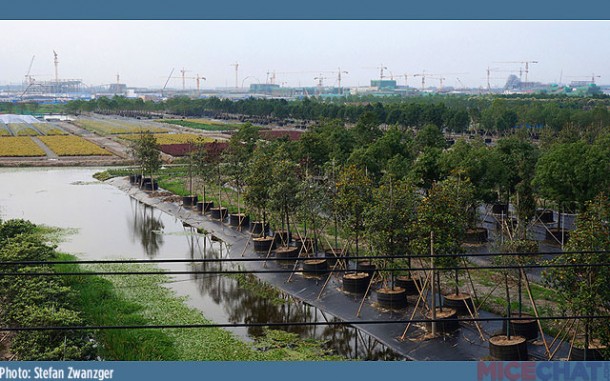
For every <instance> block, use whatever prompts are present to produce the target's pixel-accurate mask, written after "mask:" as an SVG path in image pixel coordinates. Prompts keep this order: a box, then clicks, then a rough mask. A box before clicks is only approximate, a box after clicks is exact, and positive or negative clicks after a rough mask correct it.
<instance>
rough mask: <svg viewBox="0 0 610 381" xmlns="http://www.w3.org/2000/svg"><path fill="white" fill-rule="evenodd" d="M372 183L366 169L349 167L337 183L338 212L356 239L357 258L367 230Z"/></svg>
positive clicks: (341, 174)
mask: <svg viewBox="0 0 610 381" xmlns="http://www.w3.org/2000/svg"><path fill="white" fill-rule="evenodd" d="M371 190H372V182H371V180H370V179H369V177H368V176H367V174H366V169H364V168H358V167H356V166H353V165H349V166H347V167H345V168H343V170H342V171H341V173H340V174H339V178H338V181H337V210H338V212H339V218H340V220H341V221H342V222H343V226H344V228H346V229H347V230H348V231H349V233H350V234H351V235H352V236H353V237H354V242H355V244H356V256H358V255H359V254H360V250H359V247H360V245H359V243H360V238H361V236H362V233H363V232H364V230H365V225H364V223H365V213H366V210H367V209H368V208H369V207H370V205H371V196H372V195H371Z"/></svg>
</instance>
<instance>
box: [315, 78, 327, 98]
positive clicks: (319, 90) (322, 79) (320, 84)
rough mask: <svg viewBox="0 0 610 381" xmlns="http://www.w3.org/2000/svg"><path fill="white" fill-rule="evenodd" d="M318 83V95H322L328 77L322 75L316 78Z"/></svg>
mask: <svg viewBox="0 0 610 381" xmlns="http://www.w3.org/2000/svg"><path fill="white" fill-rule="evenodd" d="M314 79H315V80H317V81H318V95H320V94H322V88H323V87H324V80H325V79H328V77H324V76H323V75H322V74H320V75H319V76H317V77H315V78H314Z"/></svg>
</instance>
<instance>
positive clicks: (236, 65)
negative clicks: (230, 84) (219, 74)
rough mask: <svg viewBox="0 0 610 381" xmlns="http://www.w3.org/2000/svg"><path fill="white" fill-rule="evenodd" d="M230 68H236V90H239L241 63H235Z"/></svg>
mask: <svg viewBox="0 0 610 381" xmlns="http://www.w3.org/2000/svg"><path fill="white" fill-rule="evenodd" d="M229 66H235V88H236V89H238V88H239V87H238V79H239V63H237V62H235V63H234V64H231V65H229Z"/></svg>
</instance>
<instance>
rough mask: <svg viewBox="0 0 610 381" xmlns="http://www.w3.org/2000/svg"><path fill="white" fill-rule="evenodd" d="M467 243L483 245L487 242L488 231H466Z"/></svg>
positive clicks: (474, 229) (484, 229) (483, 229)
mask: <svg viewBox="0 0 610 381" xmlns="http://www.w3.org/2000/svg"><path fill="white" fill-rule="evenodd" d="M464 241H465V242H466V243H483V242H487V229H486V228H473V229H468V230H466V237H465V239H464Z"/></svg>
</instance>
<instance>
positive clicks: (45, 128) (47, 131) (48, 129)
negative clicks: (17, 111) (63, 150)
mask: <svg viewBox="0 0 610 381" xmlns="http://www.w3.org/2000/svg"><path fill="white" fill-rule="evenodd" d="M32 126H34V127H36V129H37V130H38V131H40V132H41V133H42V134H43V135H67V134H68V133H67V132H66V131H64V130H62V129H61V128H60V127H57V126H56V125H54V124H51V123H36V124H32Z"/></svg>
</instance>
